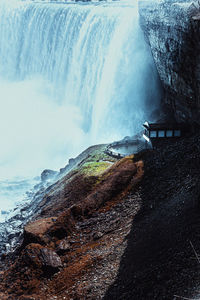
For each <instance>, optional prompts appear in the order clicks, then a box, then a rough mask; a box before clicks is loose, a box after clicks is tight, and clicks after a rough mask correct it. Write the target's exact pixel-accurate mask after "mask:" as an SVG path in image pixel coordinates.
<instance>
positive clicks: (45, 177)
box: [41, 169, 58, 181]
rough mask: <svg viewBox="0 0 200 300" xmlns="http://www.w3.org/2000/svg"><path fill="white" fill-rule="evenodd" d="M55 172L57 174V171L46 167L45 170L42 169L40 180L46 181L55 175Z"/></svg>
mask: <svg viewBox="0 0 200 300" xmlns="http://www.w3.org/2000/svg"><path fill="white" fill-rule="evenodd" d="M57 174H58V172H57V171H53V170H49V169H46V170H44V171H43V172H42V174H41V180H42V181H46V180H49V179H52V178H53V177H55V176H56V175H57Z"/></svg>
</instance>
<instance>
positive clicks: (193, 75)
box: [139, 1, 200, 123]
mask: <svg viewBox="0 0 200 300" xmlns="http://www.w3.org/2000/svg"><path fill="white" fill-rule="evenodd" d="M139 13H140V24H141V27H142V29H143V31H144V33H145V36H146V38H147V40H148V43H149V45H150V47H151V51H152V55H153V57H154V60H155V64H156V66H157V69H158V73H159V75H160V79H161V82H162V85H163V88H164V96H163V103H164V104H166V107H168V108H170V109H172V111H173V113H174V115H175V118H176V120H178V121H184V120H188V119H189V120H190V121H192V120H194V121H197V122H199V123H200V118H199V116H200V93H199V91H200V40H199V36H200V27H199V22H200V18H199V17H198V9H196V8H195V7H194V5H193V4H192V3H187V2H179V3H177V2H176V3H173V2H172V1H171V2H166V1H165V2H164V1H162V2H158V1H154V2H149V1H141V2H140V3H139Z"/></svg>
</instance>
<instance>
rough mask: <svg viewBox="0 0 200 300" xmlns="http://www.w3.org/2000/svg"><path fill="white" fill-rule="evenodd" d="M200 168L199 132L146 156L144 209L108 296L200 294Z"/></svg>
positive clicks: (107, 298)
mask: <svg viewBox="0 0 200 300" xmlns="http://www.w3.org/2000/svg"><path fill="white" fill-rule="evenodd" d="M199 167H200V138H199V136H194V137H191V138H189V139H183V140H180V141H175V142H173V143H171V144H168V145H166V146H164V145H162V146H161V145H160V147H158V149H157V151H152V152H149V153H146V154H145V155H144V174H145V175H144V178H143V181H142V183H141V199H142V203H143V209H142V210H141V211H140V213H139V215H137V217H136V218H135V219H134V221H133V223H132V229H131V231H130V233H129V235H128V236H127V239H128V245H127V248H126V250H125V252H124V254H123V256H122V259H121V263H120V268H119V271H118V276H117V279H116V280H115V282H114V284H113V285H112V286H111V287H110V288H109V289H108V291H107V293H106V296H105V298H104V299H105V300H111V299H140V300H142V299H145V300H147V299H149V300H150V299H159V300H160V299H169V300H171V299H183V298H182V297H183V296H185V297H190V298H191V297H193V298H195V296H198V295H200V289H198V285H199V283H200V264H199V263H198V261H197V259H196V258H195V253H194V250H193V249H192V246H193V247H194V248H195V250H196V251H197V253H200V239H199V237H200V172H199ZM175 295H177V296H180V297H181V298H178V297H176V296H175Z"/></svg>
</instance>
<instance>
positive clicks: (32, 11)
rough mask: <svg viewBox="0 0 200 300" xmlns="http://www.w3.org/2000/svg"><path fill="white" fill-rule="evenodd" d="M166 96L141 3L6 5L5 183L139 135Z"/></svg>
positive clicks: (1, 174)
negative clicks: (95, 147)
mask: <svg viewBox="0 0 200 300" xmlns="http://www.w3.org/2000/svg"><path fill="white" fill-rule="evenodd" d="M158 90H159V89H158V83H157V75H156V72H155V69H154V66H153V62H152V58H151V55H150V52H149V49H148V46H147V45H146V43H145V41H144V37H143V34H142V32H141V29H140V28H139V25H138V13H137V5H136V4H135V3H130V2H129V3H127V2H113V3H105V2H100V3H78V4H77V3H76V4H75V3H58V2H33V1H32V2H29V1H17V0H15V1H11V0H9V1H8V0H7V1H3V2H2V1H1V3H0V136H1V148H0V179H4V178H10V177H12V176H19V175H20V176H33V175H36V174H39V171H40V170H42V169H44V168H47V167H48V168H59V167H61V166H63V164H65V163H66V161H67V158H69V156H71V155H75V154H78V153H79V152H80V151H81V150H82V149H83V148H85V147H86V146H89V145H90V144H92V143H100V142H109V141H113V140H114V139H120V138H122V137H124V136H126V135H133V134H134V133H136V132H137V130H138V128H140V126H141V123H142V122H143V121H144V120H145V119H146V118H149V116H150V114H151V112H152V111H153V110H154V109H155V107H156V106H157V103H158V98H159V95H158V94H159V93H158ZM0 196H1V195H0ZM0 200H1V199H0Z"/></svg>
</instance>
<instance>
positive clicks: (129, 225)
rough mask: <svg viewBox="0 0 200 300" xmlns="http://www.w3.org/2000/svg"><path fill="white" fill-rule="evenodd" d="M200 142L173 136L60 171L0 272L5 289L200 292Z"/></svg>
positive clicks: (18, 292) (10, 293)
mask: <svg viewBox="0 0 200 300" xmlns="http://www.w3.org/2000/svg"><path fill="white" fill-rule="evenodd" d="M199 145H200V136H199V135H195V136H192V137H188V138H185V139H180V140H174V141H172V142H168V143H167V144H161V145H157V148H156V149H155V150H152V151H148V152H146V153H142V154H141V155H138V156H137V157H135V158H134V160H133V159H132V158H130V157H129V158H125V159H122V160H120V161H118V162H116V163H115V164H113V166H112V167H110V168H109V169H108V170H107V171H105V172H104V173H103V174H101V175H99V176H97V175H96V176H91V175H90V176H87V175H83V174H82V173H81V174H80V173H79V172H78V171H77V173H74V174H73V175H72V177H71V179H70V180H68V179H69V177H68V178H67V177H65V178H63V179H62V180H61V181H59V183H57V184H56V185H55V186H54V188H53V190H51V191H49V193H47V195H46V197H45V199H44V201H43V203H42V204H41V208H42V213H41V214H40V215H39V216H37V218H39V219H40V221H37V222H36V223H34V222H33V223H32V224H29V225H27V227H26V228H25V235H24V237H25V239H24V243H23V245H22V247H21V249H20V251H19V252H18V257H15V259H14V260H12V261H11V260H10V262H11V265H10V266H9V267H8V268H7V270H5V272H2V273H1V274H0V276H1V278H2V282H1V284H0V288H1V289H0V290H1V293H2V294H0V297H1V298H0V299H3V300H4V299H6V300H7V299H10V300H17V299H20V300H21V299H24V300H25V299H27V300H28V299H37V300H40V299H41V300H43V299H52V300H53V299H73V300H75V299H77V300H78V299H103V298H104V299H106V300H112V299H116V300H117V299H134V300H135V299H138V300H154V299H158V300H161V299H167V300H168V299H169V300H172V299H174V300H176V299H184V297H186V298H190V299H198V298H199V283H200V264H199V262H198V261H197V259H196V257H195V253H194V249H195V251H196V252H197V254H200V239H199V232H200V231H199V230H200V172H199V167H200V146H199ZM48 218H50V219H48ZM38 222H39V223H40V224H43V225H42V227H41V231H40V230H38V226H37V228H35V226H36V225H38ZM51 222H52V223H51ZM61 245H64V246H62V247H64V248H65V246H66V248H65V249H63V248H62V247H61ZM43 249H48V250H45V251H47V252H48V251H50V252H48V253H50V254H51V255H50V256H51V263H52V264H53V265H54V267H52V266H51V268H50V269H48V268H47V267H49V266H47V265H45V264H44V257H43V256H41V253H42V251H43V252H44V250H43ZM45 253H46V252H45ZM56 255H58V256H59V257H60V258H61V263H62V266H59V267H56V266H57V265H59V261H58V258H59V257H58V258H57V256H56ZM8 260H9V258H8ZM47 260H48V257H47ZM56 264H57V265H56ZM48 270H49V272H47V271H48ZM178 297H179V298H178Z"/></svg>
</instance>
